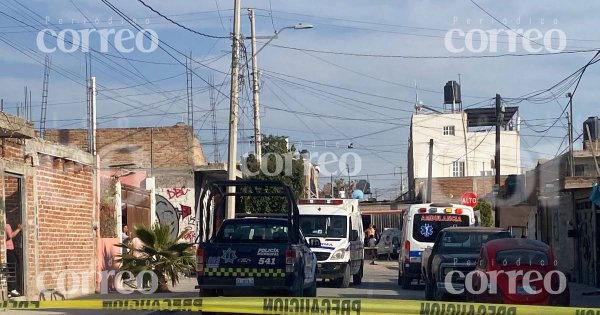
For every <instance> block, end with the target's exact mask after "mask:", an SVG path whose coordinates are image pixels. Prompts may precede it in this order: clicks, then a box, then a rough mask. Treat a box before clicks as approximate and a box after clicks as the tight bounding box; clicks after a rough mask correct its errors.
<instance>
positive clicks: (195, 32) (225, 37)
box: [137, 0, 231, 39]
mask: <svg viewBox="0 0 600 315" xmlns="http://www.w3.org/2000/svg"><path fill="white" fill-rule="evenodd" d="M137 1H138V2H139V3H141V4H142V5H143V6H145V7H146V8H148V9H150V11H152V12H154V13H156V14H157V15H159V16H160V17H162V18H163V19H165V20H167V21H169V22H171V23H173V24H175V25H177V26H179V27H181V28H183V29H184V30H186V31H188V32H192V33H194V34H197V35H200V36H204V37H208V38H218V39H229V38H231V37H230V36H216V35H210V34H205V33H202V32H198V31H196V30H193V29H191V28H189V27H187V26H185V25H182V24H180V23H179V22H177V21H175V20H173V19H171V18H169V17H168V16H166V15H164V14H162V13H160V12H159V11H157V10H155V9H154V8H153V7H151V6H149V5H148V4H146V2H144V1H143V0H137Z"/></svg>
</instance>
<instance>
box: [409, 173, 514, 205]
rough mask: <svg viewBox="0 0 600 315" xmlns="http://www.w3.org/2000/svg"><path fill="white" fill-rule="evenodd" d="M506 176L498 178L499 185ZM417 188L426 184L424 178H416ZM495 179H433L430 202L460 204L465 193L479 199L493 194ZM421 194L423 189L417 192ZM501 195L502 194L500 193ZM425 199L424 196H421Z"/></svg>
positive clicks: (502, 184)
mask: <svg viewBox="0 0 600 315" xmlns="http://www.w3.org/2000/svg"><path fill="white" fill-rule="evenodd" d="M506 178H507V176H504V175H503V176H500V183H501V184H500V185H501V187H502V186H504V182H505V181H506ZM415 182H416V183H417V187H418V185H419V183H425V184H426V183H427V179H426V178H417V179H416V180H415ZM494 183H495V177H492V176H490V177H443V178H433V179H432V185H433V190H432V192H431V199H432V201H436V202H455V203H460V197H461V196H462V194H464V193H465V192H474V193H475V194H476V195H477V196H478V197H479V198H483V197H485V196H486V195H488V194H490V193H492V192H493V189H494ZM419 191H422V192H423V193H424V192H425V191H424V190H423V189H421V190H419ZM500 193H502V192H500ZM423 197H425V196H423Z"/></svg>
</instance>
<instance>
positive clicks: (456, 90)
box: [444, 81, 461, 104]
mask: <svg viewBox="0 0 600 315" xmlns="http://www.w3.org/2000/svg"><path fill="white" fill-rule="evenodd" d="M460 102H461V101H460V85H459V84H458V83H457V82H456V81H448V82H447V83H446V85H445V86H444V104H458V103H460Z"/></svg>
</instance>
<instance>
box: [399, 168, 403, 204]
mask: <svg viewBox="0 0 600 315" xmlns="http://www.w3.org/2000/svg"><path fill="white" fill-rule="evenodd" d="M400 199H401V200H404V173H403V172H402V166H400Z"/></svg>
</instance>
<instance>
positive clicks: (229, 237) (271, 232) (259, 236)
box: [213, 220, 288, 243]
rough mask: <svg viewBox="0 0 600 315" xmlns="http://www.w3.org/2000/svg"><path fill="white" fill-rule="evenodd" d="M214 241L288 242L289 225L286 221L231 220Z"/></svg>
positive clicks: (224, 225) (225, 224)
mask: <svg viewBox="0 0 600 315" xmlns="http://www.w3.org/2000/svg"><path fill="white" fill-rule="evenodd" d="M213 241H214V242H217V243H219V242H228V243H236V242H269V243H286V242H287V241H288V227H287V225H286V223H285V222H281V223H280V222H243V221H241V220H240V221H230V222H226V223H224V224H223V226H222V227H221V230H220V231H219V234H217V236H216V237H215V238H214V239H213Z"/></svg>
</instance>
